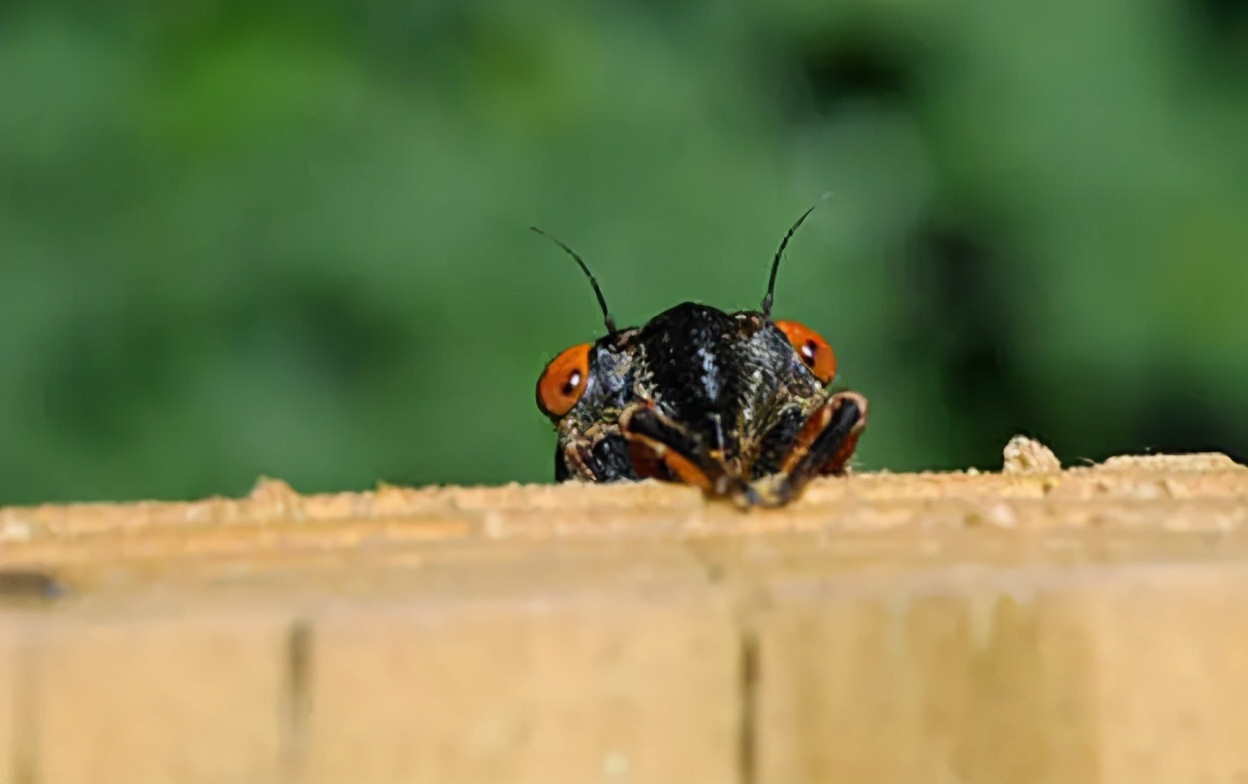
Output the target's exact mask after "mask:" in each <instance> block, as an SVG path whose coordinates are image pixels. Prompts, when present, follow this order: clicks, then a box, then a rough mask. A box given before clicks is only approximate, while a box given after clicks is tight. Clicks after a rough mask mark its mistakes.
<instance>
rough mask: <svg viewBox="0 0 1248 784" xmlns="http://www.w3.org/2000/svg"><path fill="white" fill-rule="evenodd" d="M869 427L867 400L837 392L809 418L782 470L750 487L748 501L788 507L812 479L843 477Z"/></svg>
mask: <svg viewBox="0 0 1248 784" xmlns="http://www.w3.org/2000/svg"><path fill="white" fill-rule="evenodd" d="M866 424H867V400H866V398H864V397H863V396H862V395H860V394H858V393H857V392H838V393H837V394H835V395H832V396H831V397H829V398H828V399H827V400H826V401H824V403H823V405H821V406H819V407H818V408H816V409H815V410H814V412H812V413H811V414H810V416H808V417H807V418H806V421H805V423H804V424H803V425H802V427H801V429H800V430H798V431H797V432H796V433H795V434H794V435H793V438H792V441H791V442H790V443H789V444H788V446H787V447H786V448H785V452H784V458H783V460H782V461H781V463H780V466H779V469H778V470H777V471H776V472H775V473H774V474H771V475H770V476H765V477H762V478H759V479H758V480H756V481H755V482H753V483H751V485H750V490H749V491H748V492H747V497H748V498H749V500H750V501H751V502H752V503H755V504H758V505H760V506H774V505H780V504H784V503H787V502H788V501H790V500H792V499H793V498H795V497H796V496H797V494H798V493H799V492H801V490H802V488H803V487H805V485H806V483H807V482H809V481H810V480H811V479H812V478H814V477H816V476H819V475H821V474H840V473H843V472H844V471H845V464H846V463H848V462H849V458H850V457H851V456H852V455H853V453H854V449H855V448H856V447H857V445H858V438H859V436H860V435H861V434H862V431H863V428H865V427H866Z"/></svg>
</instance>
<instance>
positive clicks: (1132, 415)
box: [0, 0, 1248, 503]
mask: <svg viewBox="0 0 1248 784" xmlns="http://www.w3.org/2000/svg"><path fill="white" fill-rule="evenodd" d="M1242 5H1243V4H1242V3H1238V4H1237V3H1234V2H1231V0H1199V1H1198V0H1164V1H1163V0H1089V1H1087V2H1084V1H1081V2H1073V0H1066V1H1065V2H1049V1H1048V0H1011V1H1010V2H1002V1H1001V0H972V1H971V2H957V3H954V2H939V1H937V0H932V1H929V2H902V1H901V0H886V1H884V2H880V0H847V1H846V2H841V3H813V2H803V0H781V1H780V2H763V1H762V0H736V1H735V2H728V3H714V2H710V1H709V0H682V1H681V2H675V3H670V4H661V3H645V2H632V3H625V2H611V3H597V4H578V3H571V2H553V3H547V4H541V5H532V4H528V5H525V4H518V3H505V2H500V1H499V0H463V2H457V3H449V2H444V1H442V0H427V2H422V3H410V4H409V3H398V2H391V1H390V0H363V2H353V3H345V2H340V1H339V0H321V1H320V2H311V3H309V2H300V3H295V2H291V1H290V0H254V1H252V2H246V3H244V2H229V1H228V0H221V1H219V2H205V1H204V0H197V1H195V2H190V3H187V4H181V5H177V6H176V7H175V6H168V7H160V6H156V5H151V4H148V3H144V2H132V3H130V4H126V3H124V2H123V3H122V4H114V5H112V6H107V7H105V6H98V5H97V6H92V5H90V4H85V3H84V4H81V5H78V4H74V3H52V2H42V3H26V4H22V3H18V4H15V5H10V6H9V7H8V8H7V9H6V10H4V11H2V12H0V313H2V314H3V329H2V330H0V444H2V447H0V502H3V503H28V502H35V501H41V500H88V499H105V498H130V497H149V498H175V497H193V496H202V495H207V494H214V493H225V494H239V493H243V492H245V491H246V490H247V488H248V487H249V486H250V485H251V484H252V483H253V482H254V481H255V478H256V476H257V475H260V474H266V475H270V476H278V477H281V478H284V479H286V480H288V481H290V482H291V483H292V484H293V485H294V486H295V487H296V488H297V489H299V490H301V491H305V492H311V491H327V490H338V489H352V488H364V487H369V486H371V485H373V484H375V483H376V482H377V481H379V480H386V481H390V482H399V483H414V484H424V483H434V482H437V483H444V482H455V483H495V482H504V481H511V480H517V481H548V480H549V479H550V475H551V465H552V444H553V434H552V433H551V432H550V427H549V425H548V423H546V422H545V421H544V420H543V419H542V417H541V415H540V414H539V413H538V412H537V410H536V408H535V406H534V404H533V384H534V381H535V380H536V377H537V374H538V373H539V372H540V370H541V368H542V366H543V364H544V363H545V362H546V361H547V360H548V359H549V358H550V357H551V356H553V355H554V354H555V353H556V352H557V351H559V350H560V349H562V348H564V347H565V346H567V345H570V344H572V343H577V342H581V341H584V340H589V339H593V338H595V337H597V336H598V335H599V334H601V323H600V322H601V319H600V316H599V314H598V312H597V307H596V304H595V302H594V299H593V296H592V293H591V292H590V289H589V286H588V285H587V283H586V281H585V280H584V278H583V277H582V276H581V275H580V273H579V272H578V271H577V270H576V268H575V266H574V265H573V264H572V262H571V261H570V260H569V259H568V258H567V257H565V256H564V255H563V254H562V253H561V252H560V251H559V250H558V249H557V248H555V247H554V246H553V245H551V244H549V243H548V242H546V241H545V240H543V239H541V238H540V237H536V236H534V235H533V234H531V233H529V232H528V231H527V227H528V225H529V224H537V225H539V226H541V227H543V228H545V229H546V230H548V231H550V232H551V233H553V234H555V235H556V236H558V237H560V238H562V239H563V240H564V241H566V242H568V243H569V244H570V245H572V246H573V247H575V248H576V249H578V251H579V252H580V253H581V254H582V255H583V256H584V257H585V258H586V259H587V260H588V261H589V263H590V264H591V265H592V267H593V268H594V270H595V272H596V274H597V276H598V278H599V280H600V281H601V283H602V285H603V287H604V289H605V292H606V295H607V299H608V301H609V302H610V304H611V307H612V309H613V311H614V312H615V314H616V316H617V318H618V319H619V320H620V321H621V322H626V323H638V322H640V321H644V320H645V319H646V318H647V317H649V316H650V315H653V314H654V313H656V312H658V311H659V310H661V309H663V308H665V307H668V306H670V305H673V304H676V303H678V302H680V301H683V300H686V299H696V300H700V301H704V302H708V303H710V304H715V305H718V306H720V307H724V308H731V309H736V308H742V307H754V306H756V305H757V304H758V301H759V299H760V298H761V296H762V293H763V287H764V284H765V280H766V273H767V264H768V262H769V260H770V257H771V254H772V253H773V252H774V249H775V246H776V244H777V243H778V241H779V239H780V236H781V234H782V233H783V231H784V230H785V228H787V226H788V225H789V224H790V223H791V222H792V221H793V219H794V218H796V216H797V215H798V214H800V212H801V211H802V210H804V209H805V208H806V207H807V206H809V205H810V204H811V203H813V202H814V201H815V200H817V199H818V198H819V196H820V195H821V194H822V193H824V192H825V191H832V192H833V196H832V198H831V199H830V200H829V202H828V203H827V205H826V206H824V207H823V208H822V209H821V210H820V211H819V212H818V213H816V215H815V216H813V217H812V219H811V220H810V221H808V222H807V225H806V227H804V228H803V230H802V231H801V232H799V234H798V235H797V236H796V237H795V238H794V240H793V242H792V243H791V245H790V250H789V253H788V256H787V259H786V264H785V267H784V268H783V270H782V272H781V276H780V282H779V286H778V291H777V314H778V315H780V316H782V317H786V318H798V319H801V320H803V321H805V322H806V323H808V324H809V325H811V326H812V327H815V328H816V329H818V330H820V331H821V332H822V333H823V334H824V335H825V336H827V337H828V338H829V339H830V340H831V342H832V343H833V345H834V346H835V347H836V349H837V353H838V356H839V359H840V366H841V372H842V378H841V380H842V381H843V382H844V384H846V385H848V386H851V387H853V388H855V389H859V390H860V391H862V392H863V393H865V394H866V395H867V396H868V397H869V398H870V400H871V404H872V409H871V424H870V426H869V428H868V432H867V435H866V436H865V437H864V438H863V440H862V443H861V448H860V453H859V454H860V457H859V460H858V465H860V466H861V467H862V468H864V469H877V468H888V469H893V470H904V469H922V468H952V467H964V466H969V465H977V466H980V467H992V466H993V465H995V464H996V463H997V461H999V459H1000V448H1001V446H1002V445H1003V444H1004V442H1005V440H1006V439H1008V437H1009V436H1010V435H1012V434H1014V433H1016V432H1027V433H1031V434H1034V435H1036V436H1038V437H1040V438H1042V439H1044V440H1046V441H1047V442H1049V443H1050V444H1051V445H1053V446H1054V448H1055V449H1056V450H1057V451H1058V454H1059V455H1060V456H1061V457H1062V458H1064V459H1065V460H1067V461H1068V462H1074V461H1077V460H1080V459H1085V458H1087V459H1097V458H1100V457H1103V456H1105V455H1106V454H1109V453H1112V452H1118V451H1126V450H1145V449H1221V450H1224V451H1229V452H1231V453H1232V454H1234V455H1236V456H1239V457H1241V458H1242V457H1243V456H1245V455H1248V436H1246V435H1245V427H1246V426H1248V409H1246V408H1245V406H1244V405H1243V403H1242V401H1243V400H1244V399H1245V395H1246V393H1248V309H1246V308H1245V307H1244V300H1245V296H1246V295H1248V219H1246V217H1245V216H1248V10H1244V9H1240V10H1239V11H1236V10H1235V9H1236V8H1239V7H1240V6H1242ZM1227 9H1230V10H1227Z"/></svg>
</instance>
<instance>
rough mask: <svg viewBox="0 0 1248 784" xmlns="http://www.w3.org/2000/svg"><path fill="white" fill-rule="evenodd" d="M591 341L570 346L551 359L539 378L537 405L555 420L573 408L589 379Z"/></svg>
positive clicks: (583, 392)
mask: <svg viewBox="0 0 1248 784" xmlns="http://www.w3.org/2000/svg"><path fill="white" fill-rule="evenodd" d="M589 348H590V345H589V344H588V343H582V344H580V345H579V346H573V347H572V348H570V349H566V350H565V351H563V352H562V353H561V354H559V356H557V357H555V358H554V359H552V360H551V361H550V364H548V365H547V366H546V369H545V370H543V371H542V375H541V377H540V378H539V379H538V380H537V407H538V408H540V409H541V410H542V413H543V414H545V415H546V416H548V417H550V418H551V419H558V418H559V417H561V416H563V415H564V414H566V413H568V412H569V411H571V410H572V407H573V406H575V405H576V402H577V401H578V400H580V399H581V395H583V394H585V384H586V382H587V381H588V380H589Z"/></svg>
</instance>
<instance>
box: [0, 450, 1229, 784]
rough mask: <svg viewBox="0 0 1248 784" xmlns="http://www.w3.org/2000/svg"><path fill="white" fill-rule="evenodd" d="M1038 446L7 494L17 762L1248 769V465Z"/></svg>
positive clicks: (0, 546)
mask: <svg viewBox="0 0 1248 784" xmlns="http://www.w3.org/2000/svg"><path fill="white" fill-rule="evenodd" d="M1038 449H1040V448H1035V445H1028V444H1025V443H1023V444H1014V445H1012V451H1007V464H1006V470H1005V471H1003V472H1001V473H994V474H982V475H975V474H926V475H889V474H862V475H855V476H851V477H849V478H842V479H828V480H823V481H820V482H818V483H816V484H815V485H814V486H812V488H811V490H810V492H809V493H808V494H807V496H806V497H805V498H804V499H803V500H802V501H801V502H799V503H797V504H795V505H793V506H792V507H790V508H787V509H784V510H778V511H771V512H762V513H750V514H743V513H740V512H738V511H736V510H735V509H732V508H730V507H727V506H724V505H721V504H716V503H708V502H707V501H705V500H704V499H703V498H702V497H701V496H700V494H698V493H697V492H696V491H694V490H690V489H688V488H679V487H671V486H664V485H657V484H653V483H643V484H639V485H632V486H610V487H584V486H564V487H558V488H555V487H550V486H537V487H520V486H509V487H496V488H427V489H400V488H381V489H379V490H378V491H377V492H374V493H363V494H341V495H334V496H314V497H303V496H299V495H297V494H296V493H294V492H293V491H292V490H290V489H289V488H287V487H285V486H284V485H282V484H281V483H278V482H266V483H262V484H261V485H259V486H258V487H257V489H256V491H255V492H254V493H253V494H252V496H251V497H250V498H247V499H241V500H229V499H215V500H209V501H204V502H198V503H184V504H172V503H161V504H155V503H142V504H117V505H81V506H48V507H35V508H9V509H3V510H0V784H9V783H10V782H12V784H110V783H111V782H126V784H157V783H158V782H159V783H161V784H164V783H165V782H168V783H169V784H197V783H198V782H257V783H258V784H259V783H264V782H291V783H292V784H294V783H296V782H297V783H298V784H337V783H338V782H341V783H342V784H356V783H357V782H358V783H359V784H372V783H374V782H376V783H377V784H382V783H388V782H449V783H455V782H465V783H475V782H491V783H493V782H499V783H500V784H506V783H507V782H554V783H558V782H591V781H592V782H598V781H602V782H617V781H618V782H632V783H642V782H655V783H656V784H665V783H667V782H673V783H675V782H706V783H707V784H719V782H736V783H738V784H790V783H791V782H805V781H812V782H823V781H847V782H857V781H861V782H883V783H885V784H892V783H894V782H896V783H897V784H901V783H903V782H905V783H909V782H913V783H914V784H937V783H939V782H968V783H982V784H990V783H996V782H1001V784H1013V783H1014V782H1045V783H1048V784H1085V783H1086V784H1119V783H1120V782H1121V784H1142V783H1144V782H1158V784H1161V783H1162V782H1210V784H1215V783H1218V784H1220V783H1223V782H1225V783H1226V784H1242V782H1246V781H1248V707H1245V706H1246V705H1248V699H1246V697H1245V695H1248V655H1244V654H1243V651H1245V650H1246V649H1248V469H1245V468H1243V467H1240V466H1236V465H1234V464H1233V463H1231V462H1230V461H1227V460H1225V459H1224V458H1221V457H1218V456H1191V457H1164V456H1163V457H1151V458H1143V459H1140V458H1131V459H1124V460H1117V461H1110V462H1109V463H1107V464H1105V465H1102V466H1096V467H1083V468H1077V469H1073V470H1067V471H1065V472H1059V471H1056V470H1055V467H1054V465H1053V464H1052V461H1051V460H1049V459H1048V456H1046V455H1045V454H1044V452H1043V451H1038ZM1029 450H1031V451H1029Z"/></svg>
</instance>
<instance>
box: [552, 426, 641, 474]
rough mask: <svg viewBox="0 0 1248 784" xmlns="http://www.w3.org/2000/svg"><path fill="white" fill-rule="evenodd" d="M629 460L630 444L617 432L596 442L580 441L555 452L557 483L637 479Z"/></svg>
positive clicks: (590, 440) (592, 440)
mask: <svg viewBox="0 0 1248 784" xmlns="http://www.w3.org/2000/svg"><path fill="white" fill-rule="evenodd" d="M639 478H640V477H639V476H638V475H637V472H636V471H634V470H633V463H632V460H631V459H630V458H629V445H628V441H626V440H625V439H624V437H623V436H622V435H620V434H619V433H618V432H610V433H607V434H605V435H602V436H600V437H599V438H596V439H589V438H578V439H576V440H574V441H571V442H570V443H568V444H565V445H564V446H563V447H561V448H560V449H558V450H556V452H555V481H556V482H566V481H568V480H570V479H580V480H583V481H586V482H617V481H621V480H636V479H639Z"/></svg>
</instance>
